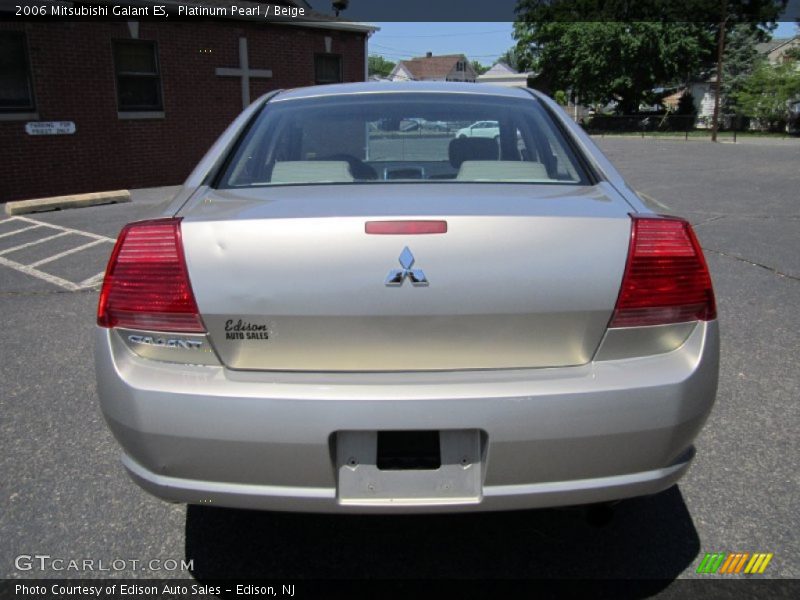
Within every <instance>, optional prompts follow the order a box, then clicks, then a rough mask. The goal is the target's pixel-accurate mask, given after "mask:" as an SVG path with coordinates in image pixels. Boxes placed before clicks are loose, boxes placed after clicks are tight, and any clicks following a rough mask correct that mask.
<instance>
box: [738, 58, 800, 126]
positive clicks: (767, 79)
mask: <svg viewBox="0 0 800 600" xmlns="http://www.w3.org/2000/svg"><path fill="white" fill-rule="evenodd" d="M798 97H800V71H799V70H798V69H797V66H796V64H795V63H794V62H791V61H790V62H786V63H783V64H780V65H771V64H769V63H768V62H766V61H762V62H761V64H760V65H759V66H758V67H757V68H756V70H755V71H753V73H752V74H751V75H750V76H749V77H748V78H747V79H746V80H745V81H744V82H743V83H742V88H741V90H740V91H739V92H738V93H737V94H736V96H735V103H736V107H737V109H738V110H739V111H740V112H741V114H745V115H748V116H750V117H753V118H756V119H759V120H760V121H761V122H762V123H764V124H765V125H767V126H768V127H769V128H770V129H773V130H775V129H781V128H782V127H783V125H784V124H785V121H786V118H787V117H788V113H789V101H790V100H794V99H795V98H798Z"/></svg>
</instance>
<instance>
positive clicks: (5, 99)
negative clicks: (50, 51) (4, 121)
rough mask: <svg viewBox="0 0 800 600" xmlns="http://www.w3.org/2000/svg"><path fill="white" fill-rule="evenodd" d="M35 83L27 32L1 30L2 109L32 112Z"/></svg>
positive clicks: (0, 104)
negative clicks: (29, 59) (29, 56)
mask: <svg viewBox="0 0 800 600" xmlns="http://www.w3.org/2000/svg"><path fill="white" fill-rule="evenodd" d="M34 108H35V106H34V102H33V85H32V82H31V70H30V63H29V62H28V48H27V44H26V43H25V34H24V33H22V32H21V31H1V32H0V111H2V112H31V111H33V110H34Z"/></svg>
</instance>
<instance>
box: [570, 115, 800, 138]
mask: <svg viewBox="0 0 800 600" xmlns="http://www.w3.org/2000/svg"><path fill="white" fill-rule="evenodd" d="M577 122H578V123H579V124H580V125H581V126H582V127H583V128H584V129H585V130H586V132H587V133H589V134H590V135H596V136H601V137H605V136H614V135H618V136H639V137H642V138H645V137H660V138H672V139H683V140H686V141H688V140H690V139H699V140H702V139H709V138H710V137H711V119H710V118H703V117H700V118H698V117H696V116H694V115H675V114H661V115H658V114H640V115H586V116H584V117H579V118H578V119H577ZM766 125H768V124H763V123H758V122H756V121H755V120H754V119H750V118H748V117H743V116H740V115H722V116H721V117H720V120H719V127H718V133H717V135H718V137H720V138H723V139H726V140H732V141H734V142H735V141H736V140H737V138H739V137H753V136H769V137H777V138H786V137H789V136H791V135H793V134H794V135H797V134H796V132H795V131H793V129H792V128H791V127H786V125H785V123H782V124H781V125H780V126H779V127H778V128H779V129H780V130H779V131H765V129H769V128H768V127H766ZM790 125H791V124H790ZM773 128H775V127H773Z"/></svg>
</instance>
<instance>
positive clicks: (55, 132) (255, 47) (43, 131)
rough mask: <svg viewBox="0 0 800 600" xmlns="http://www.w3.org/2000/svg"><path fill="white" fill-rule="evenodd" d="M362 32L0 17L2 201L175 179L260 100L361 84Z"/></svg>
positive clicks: (347, 27) (244, 23) (340, 26)
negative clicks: (276, 92)
mask: <svg viewBox="0 0 800 600" xmlns="http://www.w3.org/2000/svg"><path fill="white" fill-rule="evenodd" d="M184 4H186V3H184ZM192 4H195V5H198V6H201V5H208V4H210V3H205V2H203V1H202V0H198V1H196V2H193V3H192ZM237 4H238V5H240V6H241V5H246V4H247V3H243V2H239V3H237ZM272 4H289V5H292V4H293V5H299V6H303V5H305V6H308V5H307V4H306V3H304V2H298V1H297V0H293V1H292V0H289V1H286V0H284V1H283V2H274V1H273V2H272ZM251 5H253V4H252V3H251ZM372 29H373V28H371V27H369V26H367V25H363V24H359V23H347V22H343V21H337V20H328V21H319V22H314V23H305V24H301V23H298V22H292V21H289V22H286V23H274V22H273V23H270V22H268V21H266V20H265V19H264V18H263V17H260V18H256V19H252V18H251V19H249V20H248V19H242V18H236V19H235V18H230V17H227V18H214V19H184V20H178V19H172V20H170V19H142V20H138V21H124V20H119V21H86V20H84V21H80V20H66V19H64V20H60V21H59V20H50V21H46V20H39V21H35V20H33V19H31V20H28V21H25V22H17V21H10V20H4V21H0V156H1V157H2V160H0V202H6V201H9V200H19V199H26V198H35V197H43V196H52V195H62V194H70V193H82V192H94V191H103V190H111V189H120V188H128V189H129V188H137V187H148V186H157V185H171V184H178V183H180V182H182V181H183V179H184V178H185V177H186V176H187V175H188V174H189V172H190V171H191V169H192V168H193V167H194V165H195V164H196V163H197V161H198V160H199V159H200V158H201V157H202V156H203V154H204V153H205V151H206V150H207V149H208V148H209V147H210V145H211V144H212V143H213V141H214V140H215V139H216V137H217V136H218V135H219V134H220V133H221V132H222V131H223V130H224V129H225V127H226V126H227V125H228V124H229V123H230V122H231V121H232V120H233V118H234V117H236V115H237V114H238V113H239V112H241V110H242V108H243V106H244V105H246V104H247V103H249V102H250V101H252V100H255V99H256V98H258V97H259V96H260V95H261V94H263V93H265V92H267V91H269V90H273V89H279V88H282V89H285V88H292V87H298V86H306V85H313V84H315V83H331V82H337V81H345V82H348V81H364V80H365V78H366V56H367V47H366V45H367V39H368V37H369V34H370V33H371V31H372ZM53 122H58V123H53Z"/></svg>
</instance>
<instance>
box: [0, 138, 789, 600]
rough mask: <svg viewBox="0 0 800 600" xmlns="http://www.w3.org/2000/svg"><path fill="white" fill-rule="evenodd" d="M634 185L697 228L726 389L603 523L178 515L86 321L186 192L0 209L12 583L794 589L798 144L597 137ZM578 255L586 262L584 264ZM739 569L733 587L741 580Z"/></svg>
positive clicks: (574, 515) (6, 548)
mask: <svg viewBox="0 0 800 600" xmlns="http://www.w3.org/2000/svg"><path fill="white" fill-rule="evenodd" d="M598 144H599V145H600V146H601V148H602V149H603V150H604V151H605V152H606V154H607V155H608V156H609V158H610V159H611V161H612V162H613V163H614V164H615V165H616V166H617V167H618V168H619V169H620V170H621V171H622V172H623V175H625V176H626V177H627V178H628V181H629V183H631V184H632V186H633V187H634V188H635V189H637V190H638V191H640V192H641V193H643V194H644V195H646V196H647V197H649V198H651V199H654V200H655V201H657V202H658V203H660V204H661V205H662V207H663V211H664V212H669V213H674V214H680V215H683V216H686V217H688V218H689V219H690V220H691V221H692V222H693V224H694V225H695V227H696V231H697V234H698V237H699V238H700V241H701V243H702V245H703V248H704V249H705V251H706V256H707V259H708V262H709V266H710V268H711V272H712V276H713V280H714V285H715V288H716V293H717V301H718V305H719V316H720V322H721V331H722V364H721V378H720V388H719V393H718V399H717V404H716V406H715V409H714V412H713V413H712V415H711V418H710V420H709V422H708V424H707V425H706V428H705V430H704V431H703V433H702V434H701V435H700V437H699V439H698V440H697V448H698V455H697V458H696V459H695V462H694V464H693V466H692V468H691V469H690V471H689V473H688V475H687V476H686V477H685V478H684V479H683V480H682V481H681V483H680V484H679V485H678V486H676V487H673V488H671V489H670V490H668V491H666V492H664V493H662V494H660V495H658V496H655V497H648V498H639V499H635V500H631V501H627V502H624V503H622V504H620V505H619V506H618V507H617V510H616V514H615V517H614V519H613V521H612V522H611V523H610V524H609V525H607V526H605V527H597V526H594V525H592V524H589V523H587V522H586V521H585V520H584V519H583V518H582V516H581V514H580V513H579V512H578V511H573V510H544V511H525V512H510V513H498V514H479V515H463V516H427V517H401V516H398V517H352V516H348V517H340V516H321V515H294V514H276V513H257V512H247V511H237V510H226V509H220V508H210V507H198V506H192V507H189V508H188V509H187V508H186V507H184V506H176V505H168V504H165V503H162V502H161V501H158V500H156V499H154V498H151V497H150V496H148V495H147V494H145V493H144V492H143V491H141V490H140V489H139V488H138V487H136V486H135V485H134V484H133V483H131V482H130V481H129V480H128V478H127V477H126V476H125V475H124V473H123V470H122V467H121V466H120V465H119V463H118V458H117V457H118V450H117V446H116V444H115V442H114V440H113V439H112V437H111V435H110V433H109V432H108V430H107V428H106V426H105V423H104V422H103V418H102V416H101V414H100V410H99V407H98V404H97V399H96V395H95V389H94V370H93V369H94V368H93V359H92V328H93V323H94V318H95V314H94V311H95V306H96V302H97V289H98V284H99V282H100V280H101V273H102V271H103V269H104V267H105V261H106V259H107V257H108V254H109V253H110V251H111V248H112V241H113V238H115V237H116V234H117V232H118V231H119V229H120V227H121V226H122V225H123V224H124V223H125V222H127V221H129V220H133V219H137V218H143V217H145V216H148V215H149V214H151V213H152V212H153V211H154V210H155V209H156V208H157V206H158V204H159V203H161V202H163V201H166V200H169V198H170V197H171V194H172V193H174V191H175V190H174V188H168V189H162V190H144V191H139V192H137V193H135V194H134V199H133V202H131V203H130V204H121V205H108V206H98V207H92V208H84V209H76V210H69V211H63V212H50V213H40V214H34V215H26V216H25V218H0V312H1V313H2V315H3V328H2V331H1V332H0V344H2V348H3V355H2V356H3V358H2V361H0V385H2V392H1V393H0V414H2V417H1V418H0V432H1V433H2V447H3V452H2V454H0V473H2V474H3V476H2V477H0V497H2V505H3V510H2V511H0V539H2V544H0V576H2V577H3V578H16V577H57V576H70V577H78V576H90V575H92V573H85V572H74V571H61V572H57V571H53V570H45V571H40V570H36V569H31V570H25V569H19V568H17V567H16V566H15V559H16V557H18V556H19V555H23V554H24V555H33V554H37V553H39V554H47V555H50V556H52V557H61V558H65V559H73V558H74V559H81V560H82V559H95V560H99V559H103V560H106V561H108V562H110V561H113V560H115V559H122V560H125V561H128V562H126V567H125V568H123V569H119V570H116V569H115V570H112V571H111V572H105V573H102V575H115V576H123V577H126V576H131V577H133V576H137V577H186V576H187V575H188V574H187V573H186V572H182V571H181V570H180V569H177V570H169V569H163V568H162V569H155V568H150V567H149V566H145V567H142V566H141V565H138V566H135V567H134V566H131V563H130V562H129V561H130V560H137V561H142V562H147V561H149V560H152V559H159V560H161V561H165V560H177V561H181V560H187V561H188V560H191V561H192V569H191V572H192V575H194V576H195V577H197V578H198V579H201V580H202V579H210V578H215V577H271V578H367V577H369V578H410V577H415V578H417V577H418V578H462V577H463V578H538V577H548V578H550V577H558V578H561V577H580V578H641V579H646V580H647V579H652V580H659V581H658V582H654V583H652V584H648V585H647V586H645V587H643V588H642V591H641V594H642V595H648V594H652V593H655V592H658V591H659V590H661V589H662V588H664V586H666V585H667V582H668V581H669V580H672V579H675V578H696V577H705V578H708V577H709V576H708V575H702V576H701V575H697V574H696V573H695V571H696V569H697V567H698V565H699V562H700V560H701V559H702V558H703V556H704V554H705V553H706V552H769V553H774V558H773V559H772V562H771V563H770V565H769V568H768V570H767V571H766V573H765V575H764V577H774V578H800V533H798V532H800V510H798V509H799V508H800V506H799V505H798V498H800V489H799V488H800V486H799V485H798V483H799V482H800V475H798V473H799V472H800V443H799V441H798V440H800V436H798V429H800V404H799V403H798V398H800V371H799V370H798V368H797V364H798V355H800V312H798V307H800V196H798V190H800V169H798V165H800V141H797V140H794V141H786V142H779V141H776V142H772V143H764V144H737V145H733V144H717V145H714V144H710V143H704V142H688V143H686V142H680V141H658V140H652V139H648V140H640V139H635V138H633V139H611V138H609V139H603V140H598ZM587 260H588V257H587ZM731 577H736V576H731Z"/></svg>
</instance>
